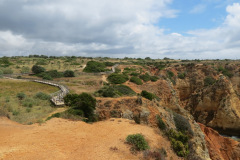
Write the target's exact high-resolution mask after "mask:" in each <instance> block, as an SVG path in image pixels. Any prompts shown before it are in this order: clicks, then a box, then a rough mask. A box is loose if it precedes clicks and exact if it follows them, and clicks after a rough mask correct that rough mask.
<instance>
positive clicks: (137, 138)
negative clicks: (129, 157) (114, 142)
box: [126, 134, 150, 151]
mask: <svg viewBox="0 0 240 160" xmlns="http://www.w3.org/2000/svg"><path fill="white" fill-rule="evenodd" d="M126 141H127V142H128V143H129V144H131V145H133V148H132V149H134V150H138V151H143V150H146V149H149V148H150V147H149V145H148V143H147V141H146V140H145V138H144V137H143V135H141V134H132V135H128V136H127V138H126Z"/></svg>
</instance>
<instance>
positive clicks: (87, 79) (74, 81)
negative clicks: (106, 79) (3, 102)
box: [56, 75, 102, 94]
mask: <svg viewBox="0 0 240 160" xmlns="http://www.w3.org/2000/svg"><path fill="white" fill-rule="evenodd" d="M56 81H59V82H61V83H62V84H64V85H66V86H68V88H69V89H70V91H71V92H72V93H76V94H80V93H82V92H87V93H93V92H95V91H97V90H99V89H100V88H101V87H102V76H101V75H96V76H95V75H79V76H78V77H73V78H59V79H56Z"/></svg>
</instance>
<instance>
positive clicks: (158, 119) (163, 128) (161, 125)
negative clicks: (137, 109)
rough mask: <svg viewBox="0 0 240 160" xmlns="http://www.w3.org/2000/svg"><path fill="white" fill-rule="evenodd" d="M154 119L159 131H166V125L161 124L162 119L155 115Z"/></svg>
mask: <svg viewBox="0 0 240 160" xmlns="http://www.w3.org/2000/svg"><path fill="white" fill-rule="evenodd" d="M156 119H157V125H158V127H159V128H160V129H161V130H165V129H166V124H165V123H164V122H163V120H162V118H161V117H160V116H159V115H157V116H156Z"/></svg>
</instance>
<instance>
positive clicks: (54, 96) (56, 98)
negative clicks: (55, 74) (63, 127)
mask: <svg viewBox="0 0 240 160" xmlns="http://www.w3.org/2000/svg"><path fill="white" fill-rule="evenodd" d="M19 75H23V74H12V75H9V74H8V75H6V74H5V75H3V77H4V78H11V79H17V78H14V77H13V76H19ZM20 79H21V80H27V81H32V82H37V83H43V84H47V85H51V86H55V87H58V88H59V89H60V90H59V91H57V92H54V93H51V94H50V96H51V101H52V102H53V103H54V104H55V105H56V106H59V105H64V100H63V98H64V97H65V96H66V95H67V94H68V93H69V89H68V88H67V86H65V85H62V84H59V83H56V82H54V81H48V80H40V79H33V78H20Z"/></svg>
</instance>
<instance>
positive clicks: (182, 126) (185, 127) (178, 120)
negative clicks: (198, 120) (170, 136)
mask: <svg viewBox="0 0 240 160" xmlns="http://www.w3.org/2000/svg"><path fill="white" fill-rule="evenodd" d="M174 122H175V126H176V128H177V130H178V131H181V132H187V133H188V134H190V135H193V131H192V127H191V125H190V123H189V121H188V120H187V119H186V118H184V117H183V116H182V115H180V114H177V113H174Z"/></svg>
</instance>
